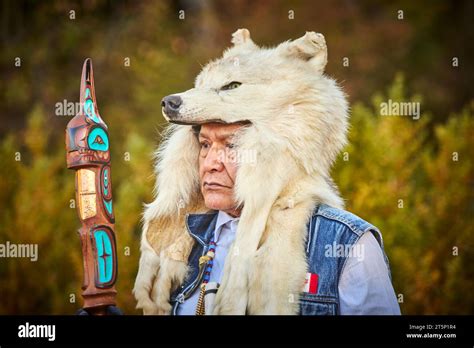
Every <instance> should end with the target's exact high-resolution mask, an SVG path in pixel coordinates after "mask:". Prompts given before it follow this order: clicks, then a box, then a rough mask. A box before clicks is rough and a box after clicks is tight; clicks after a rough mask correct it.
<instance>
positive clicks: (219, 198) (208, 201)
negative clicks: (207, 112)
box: [199, 123, 242, 216]
mask: <svg viewBox="0 0 474 348" xmlns="http://www.w3.org/2000/svg"><path fill="white" fill-rule="evenodd" d="M240 127H242V125H240V124H220V123H206V124H204V125H202V126H201V130H200V132H199V143H200V144H201V151H200V153H199V178H200V180H201V182H200V184H201V192H202V195H203V196H204V203H205V205H206V207H207V208H209V209H215V210H222V211H224V212H226V213H228V214H229V215H232V216H239V215H240V210H239V209H237V208H236V206H235V201H234V183H235V176H236V174H237V160H236V159H237V156H236V150H235V149H234V145H233V142H232V138H233V135H234V133H235V132H236V131H237V130H238V129H239V128H240Z"/></svg>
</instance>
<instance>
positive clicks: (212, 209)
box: [134, 29, 400, 315]
mask: <svg viewBox="0 0 474 348" xmlns="http://www.w3.org/2000/svg"><path fill="white" fill-rule="evenodd" d="M232 42H233V43H234V47H232V48H231V49H228V50H226V51H225V53H224V55H223V57H222V58H221V59H219V60H216V61H213V62H211V63H209V64H208V65H207V66H206V67H204V69H203V71H202V72H201V74H200V75H199V76H198V77H197V78H196V83H195V87H194V88H192V89H190V90H188V91H185V92H183V93H179V94H173V95H170V96H167V97H165V98H164V99H163V101H162V110H163V115H164V117H165V118H166V119H167V120H168V121H169V122H171V123H172V125H170V127H169V128H168V132H167V133H166V134H165V140H164V141H163V142H162V144H161V145H160V149H159V150H158V152H157V158H158V162H157V166H156V173H157V183H156V198H155V200H154V201H153V202H152V203H151V204H149V205H147V207H146V210H145V214H144V227H143V235H142V243H141V253H142V254H141V258H140V268H139V272H138V275H137V279H136V282H135V287H134V294H135V297H136V299H137V301H138V303H137V307H139V308H143V311H144V313H145V314H175V315H176V314H177V315H192V314H197V315H202V314H214V315H223V314H302V315H335V314H400V309H399V306H398V303H397V299H396V296H395V293H394V290H393V287H392V284H391V278H390V267H389V263H388V259H387V256H386V254H385V251H384V248H383V242H382V235H381V234H380V232H379V230H378V229H377V228H376V227H375V226H373V225H371V224H370V223H368V222H366V221H364V220H363V219H361V218H359V217H357V216H355V215H353V214H351V213H349V212H347V211H345V210H344V209H343V200H342V198H341V197H340V196H339V193H338V191H337V189H336V187H335V185H334V183H333V182H332V180H331V179H330V168H331V166H332V164H333V162H334V160H335V158H336V156H337V154H338V153H339V152H340V150H341V149H342V147H343V146H344V144H345V143H346V131H347V126H348V124H347V118H348V105H347V102H346V100H345V96H344V94H343V93H342V91H341V90H340V88H339V87H338V86H337V85H336V84H335V83H334V81H333V80H332V79H330V78H327V77H326V76H325V75H324V74H323V71H324V67H325V65H326V62H327V51H326V45H325V41H324V37H323V36H322V35H321V34H316V33H314V32H308V33H306V34H305V35H304V36H303V37H301V38H300V39H297V40H295V41H291V42H284V43H282V44H280V45H279V46H277V47H275V48H259V47H258V46H257V45H255V44H254V43H253V41H252V40H251V39H250V33H249V32H248V30H246V29H240V30H238V31H237V32H235V33H234V34H233V39H232Z"/></svg>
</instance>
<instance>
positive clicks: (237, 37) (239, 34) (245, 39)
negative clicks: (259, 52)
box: [231, 28, 257, 48]
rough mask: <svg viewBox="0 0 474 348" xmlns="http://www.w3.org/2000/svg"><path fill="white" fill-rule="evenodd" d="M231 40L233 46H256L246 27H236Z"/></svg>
mask: <svg viewBox="0 0 474 348" xmlns="http://www.w3.org/2000/svg"><path fill="white" fill-rule="evenodd" d="M231 42H232V43H233V44H234V47H237V46H244V45H245V46H247V47H249V48H250V47H257V45H255V43H254V42H253V41H252V38H251V37H250V31H248V30H247V29H245V28H243V29H238V30H237V31H235V32H234V33H233V34H232V40H231Z"/></svg>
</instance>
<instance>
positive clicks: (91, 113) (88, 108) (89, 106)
mask: <svg viewBox="0 0 474 348" xmlns="http://www.w3.org/2000/svg"><path fill="white" fill-rule="evenodd" d="M84 111H85V113H86V116H87V117H89V118H90V119H91V120H92V121H94V122H95V123H99V122H100V119H99V117H98V116H97V114H96V113H95V108H94V102H93V101H92V99H91V91H90V89H89V88H87V89H86V101H85V102H84Z"/></svg>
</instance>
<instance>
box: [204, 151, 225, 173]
mask: <svg viewBox="0 0 474 348" xmlns="http://www.w3.org/2000/svg"><path fill="white" fill-rule="evenodd" d="M222 168H224V164H223V162H222V156H221V153H220V151H219V150H218V149H217V148H214V147H211V149H210V150H209V152H208V153H207V155H206V158H205V160H204V169H205V171H206V172H212V171H218V172H220V171H221V170H222Z"/></svg>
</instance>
